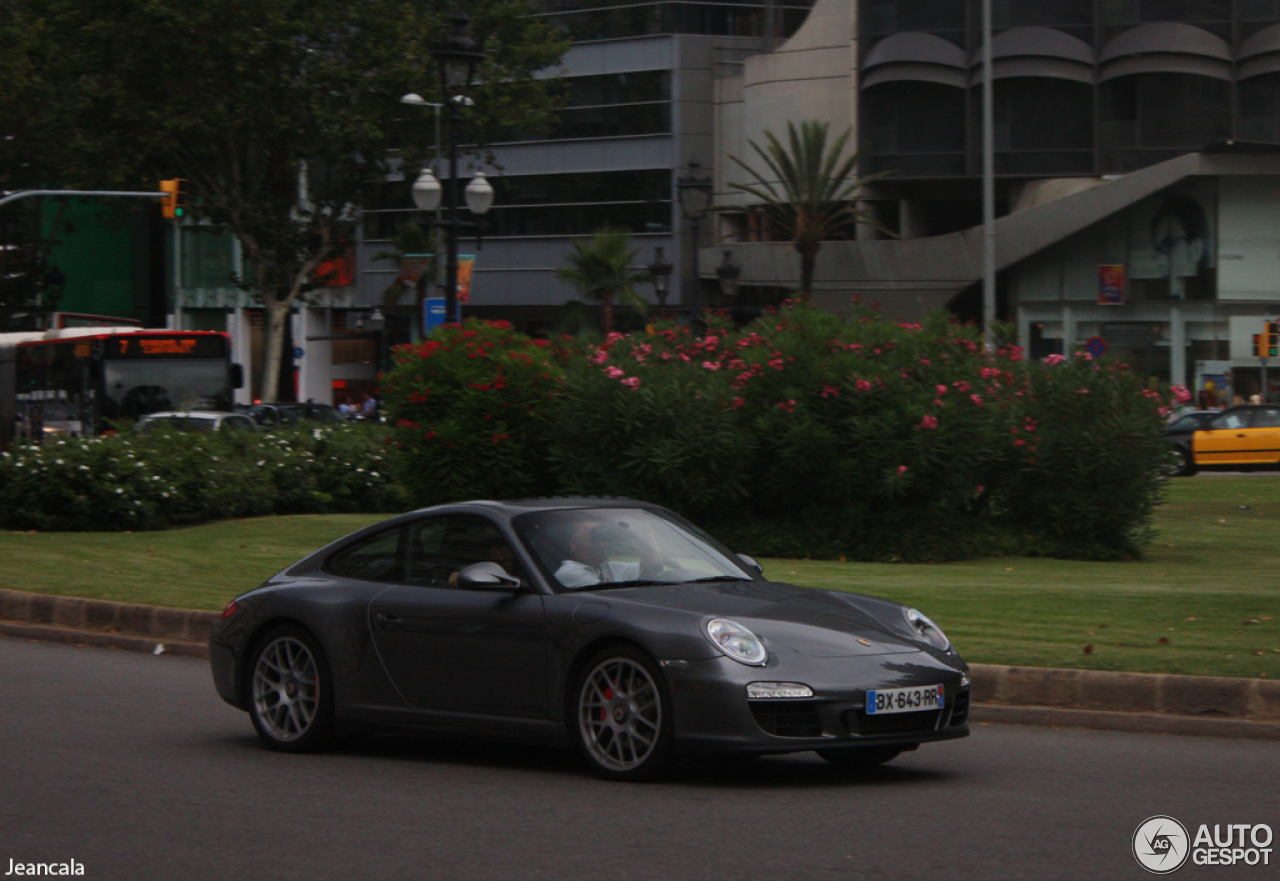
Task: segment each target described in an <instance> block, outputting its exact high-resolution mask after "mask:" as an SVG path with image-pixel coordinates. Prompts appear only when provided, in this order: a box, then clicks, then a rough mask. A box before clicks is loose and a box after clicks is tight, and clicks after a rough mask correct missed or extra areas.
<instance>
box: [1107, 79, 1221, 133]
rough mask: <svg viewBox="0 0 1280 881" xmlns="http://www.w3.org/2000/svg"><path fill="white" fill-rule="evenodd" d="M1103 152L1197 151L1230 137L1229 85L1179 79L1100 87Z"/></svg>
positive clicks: (1123, 81) (1115, 81) (1112, 82)
mask: <svg viewBox="0 0 1280 881" xmlns="http://www.w3.org/2000/svg"><path fill="white" fill-rule="evenodd" d="M1101 108H1102V109H1101V113H1102V147H1103V149H1117V150H1125V149H1140V150H1142V149H1154V150H1173V149H1176V150H1199V149H1201V148H1203V147H1204V146H1206V145H1207V144H1210V143H1212V142H1214V141H1217V140H1221V139H1224V138H1229V137H1231V84H1230V83H1228V82H1227V81H1225V80H1220V79H1215V78H1213V77H1205V76H1197V75H1195V74H1183V73H1147V74H1137V75H1134V76H1124V77H1117V78H1116V79H1113V80H1110V81H1108V82H1106V83H1103V84H1102V87H1101Z"/></svg>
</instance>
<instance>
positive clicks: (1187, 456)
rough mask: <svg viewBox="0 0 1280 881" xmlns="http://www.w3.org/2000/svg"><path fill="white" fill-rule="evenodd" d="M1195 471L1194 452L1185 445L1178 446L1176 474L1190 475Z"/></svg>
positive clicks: (1180, 475)
mask: <svg viewBox="0 0 1280 881" xmlns="http://www.w3.org/2000/svg"><path fill="white" fill-rule="evenodd" d="M1195 473H1196V454H1195V453H1193V452H1191V451H1190V450H1188V449H1187V448H1186V447H1178V476H1179V477H1191V476H1192V475H1194V474H1195Z"/></svg>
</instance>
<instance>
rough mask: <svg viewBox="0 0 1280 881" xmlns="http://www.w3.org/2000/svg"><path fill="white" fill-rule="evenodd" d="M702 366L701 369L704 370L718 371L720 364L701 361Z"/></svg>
mask: <svg viewBox="0 0 1280 881" xmlns="http://www.w3.org/2000/svg"><path fill="white" fill-rule="evenodd" d="M702 366H703V367H705V368H707V369H708V370H719V369H720V362H718V361H703V362H702Z"/></svg>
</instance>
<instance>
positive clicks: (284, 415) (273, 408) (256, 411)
mask: <svg viewBox="0 0 1280 881" xmlns="http://www.w3.org/2000/svg"><path fill="white" fill-rule="evenodd" d="M245 412H247V413H248V414H249V415H250V416H251V417H252V418H253V421H254V422H256V423H258V424H259V425H261V426H263V427H264V428H274V427H276V426H287V425H297V424H298V423H299V422H329V423H335V422H342V423H345V422H347V421H348V420H347V418H346V417H345V416H343V415H342V414H341V413H339V412H338V408H337V407H334V406H332V405H330V404H307V403H292V402H289V403H278V404H254V405H253V406H251V407H249V408H248V410H246V411H245Z"/></svg>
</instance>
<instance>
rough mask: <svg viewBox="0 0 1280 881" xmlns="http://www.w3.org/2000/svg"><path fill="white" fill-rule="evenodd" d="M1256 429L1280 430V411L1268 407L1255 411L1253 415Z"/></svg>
mask: <svg viewBox="0 0 1280 881" xmlns="http://www.w3.org/2000/svg"><path fill="white" fill-rule="evenodd" d="M1253 427H1254V428H1280V409H1275V408H1273V407H1268V408H1266V409H1265V410H1255V411H1254V414H1253Z"/></svg>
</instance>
